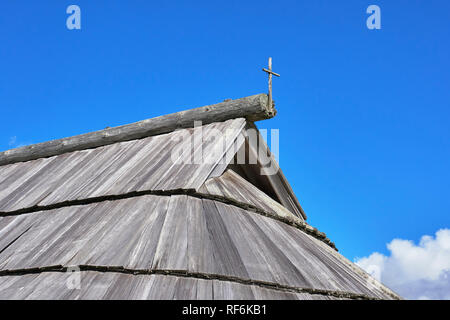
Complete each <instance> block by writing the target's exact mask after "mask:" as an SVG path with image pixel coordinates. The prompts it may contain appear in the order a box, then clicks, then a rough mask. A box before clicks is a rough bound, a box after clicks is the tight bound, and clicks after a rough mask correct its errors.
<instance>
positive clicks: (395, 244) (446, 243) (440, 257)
mask: <svg viewBox="0 0 450 320" xmlns="http://www.w3.org/2000/svg"><path fill="white" fill-rule="evenodd" d="M387 248H388V249H389V251H390V256H385V255H383V254H381V253H378V252H375V253H372V254H371V255H370V256H368V257H364V258H359V259H356V261H355V262H356V264H357V265H359V266H360V267H361V268H363V269H364V270H366V271H367V272H369V273H371V274H372V275H373V276H374V277H375V278H378V280H380V281H381V282H382V283H384V284H385V285H386V286H388V287H389V288H391V289H392V290H394V291H395V292H397V293H398V294H399V295H401V296H402V297H404V298H405V299H446V300H450V229H441V230H439V231H438V232H436V235H435V237H431V236H423V237H422V238H421V239H420V242H419V244H418V245H415V244H414V242H413V241H409V240H402V239H394V240H392V241H391V242H390V243H388V245H387Z"/></svg>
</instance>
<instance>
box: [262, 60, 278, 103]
mask: <svg viewBox="0 0 450 320" xmlns="http://www.w3.org/2000/svg"><path fill="white" fill-rule="evenodd" d="M263 71H264V72H267V74H268V75H269V108H273V102H272V75H274V76H277V77H279V76H280V75H279V74H278V73H275V72H273V71H272V58H271V57H270V58H269V69H266V68H263Z"/></svg>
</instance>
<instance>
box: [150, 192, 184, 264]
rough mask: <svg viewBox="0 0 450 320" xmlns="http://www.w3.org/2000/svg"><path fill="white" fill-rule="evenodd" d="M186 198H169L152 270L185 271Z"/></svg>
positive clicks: (181, 196) (182, 196)
mask: <svg viewBox="0 0 450 320" xmlns="http://www.w3.org/2000/svg"><path fill="white" fill-rule="evenodd" d="M188 205H189V202H188V201H187V196H184V195H180V196H171V197H170V202H169V207H168V209H167V215H166V219H165V221H164V225H163V227H162V230H161V234H160V238H159V241H158V246H157V248H156V252H155V257H154V259H153V262H152V269H171V270H187V266H188V263H187V214H186V207H187V206H188Z"/></svg>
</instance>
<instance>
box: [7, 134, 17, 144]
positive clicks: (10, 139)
mask: <svg viewBox="0 0 450 320" xmlns="http://www.w3.org/2000/svg"><path fill="white" fill-rule="evenodd" d="M16 142H17V137H16V136H14V137H11V138H9V143H8V145H10V146H13V145H15V144H16Z"/></svg>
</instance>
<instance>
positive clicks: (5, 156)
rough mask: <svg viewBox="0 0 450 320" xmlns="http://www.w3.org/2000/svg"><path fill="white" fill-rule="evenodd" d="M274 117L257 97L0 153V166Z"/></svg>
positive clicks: (263, 99)
mask: <svg viewBox="0 0 450 320" xmlns="http://www.w3.org/2000/svg"><path fill="white" fill-rule="evenodd" d="M275 115H276V110H275V108H274V106H273V105H272V106H269V102H268V97H267V95H266V94H257V95H253V96H249V97H245V98H240V99H236V100H226V101H224V102H221V103H217V104H213V105H208V106H204V107H200V108H195V109H189V110H185V111H180V112H176V113H172V114H167V115H163V116H159V117H156V118H151V119H147V120H143V121H139V122H135V123H131V124H127V125H122V126H118V127H114V128H106V129H103V130H99V131H95V132H90V133H85V134H82V135H77V136H73V137H69V138H63V139H58V140H52V141H48V142H43V143H38V144H33V145H29V146H24V147H20V148H16V149H11V150H7V151H4V152H0V166H2V165H7V164H11V163H15V162H24V161H30V160H35V159H39V158H47V157H51V156H55V155H59V154H63V153H67V152H72V151H77V150H84V149H91V148H97V147H101V146H105V145H109V144H114V143H117V142H122V141H130V140H135V139H141V138H145V137H149V136H153V135H158V134H164V133H169V132H172V131H174V130H177V129H182V128H190V127H194V121H201V122H202V124H209V123H213V122H222V121H226V120H230V119H235V118H246V119H247V120H248V121H251V122H254V121H259V120H264V119H270V118H273V117H274V116H275Z"/></svg>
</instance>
